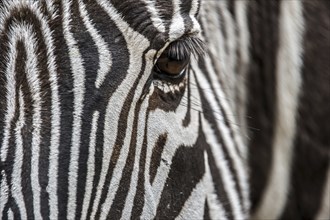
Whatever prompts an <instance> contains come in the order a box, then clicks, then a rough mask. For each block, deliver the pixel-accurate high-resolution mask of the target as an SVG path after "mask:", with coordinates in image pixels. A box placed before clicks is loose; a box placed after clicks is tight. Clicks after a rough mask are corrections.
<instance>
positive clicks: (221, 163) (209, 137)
mask: <svg viewBox="0 0 330 220" xmlns="http://www.w3.org/2000/svg"><path fill="white" fill-rule="evenodd" d="M202 127H203V132H204V134H205V136H206V141H207V143H208V144H209V145H210V146H211V151H212V154H213V155H214V158H216V160H215V164H216V166H217V167H218V169H219V172H220V175H221V176H222V181H223V185H224V188H225V190H226V192H227V195H228V199H229V200H230V204H231V207H232V209H233V210H232V211H233V216H234V219H245V217H246V216H244V215H243V213H242V209H241V207H240V204H239V198H238V194H237V192H236V188H235V182H234V181H233V177H232V174H231V172H230V170H229V166H228V162H227V161H226V159H225V156H224V154H223V152H222V150H221V147H220V143H219V142H218V141H217V139H216V135H215V134H214V132H213V129H212V127H211V125H210V124H209V123H208V121H207V120H206V119H205V118H203V119H202ZM223 147H224V146H223Z"/></svg>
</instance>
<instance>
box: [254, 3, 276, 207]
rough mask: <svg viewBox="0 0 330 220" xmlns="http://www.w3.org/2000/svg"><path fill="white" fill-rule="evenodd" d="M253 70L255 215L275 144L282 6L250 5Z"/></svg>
mask: <svg viewBox="0 0 330 220" xmlns="http://www.w3.org/2000/svg"><path fill="white" fill-rule="evenodd" d="M247 17H248V25H249V30H250V31H249V32H250V41H251V42H250V44H251V46H250V54H251V55H250V58H251V59H250V60H251V64H250V69H249V71H248V77H247V85H248V87H247V93H248V95H247V96H248V97H249V98H248V106H247V115H249V116H251V118H252V119H251V120H249V121H248V127H254V128H257V129H259V130H260V131H256V130H250V132H249V134H248V136H249V138H250V141H249V146H248V149H249V165H250V166H249V167H250V170H251V173H250V175H251V178H250V183H251V200H252V211H253V210H254V209H255V208H256V207H257V205H258V203H259V201H260V197H261V195H262V193H263V191H264V189H265V186H266V182H267V177H268V175H269V172H270V165H271V163H272V157H271V155H272V148H271V146H272V143H273V132H274V123H275V109H276V90H275V87H276V77H275V71H276V68H275V67H276V59H277V48H278V18H279V2H278V1H262V0H256V1H252V2H249V5H248V15H247Z"/></svg>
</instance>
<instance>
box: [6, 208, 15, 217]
mask: <svg viewBox="0 0 330 220" xmlns="http://www.w3.org/2000/svg"><path fill="white" fill-rule="evenodd" d="M7 214H8V220H15V219H14V213H13V211H12V210H11V209H8V212H7Z"/></svg>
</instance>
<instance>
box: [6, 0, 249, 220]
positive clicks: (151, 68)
mask: <svg viewBox="0 0 330 220" xmlns="http://www.w3.org/2000/svg"><path fill="white" fill-rule="evenodd" d="M200 8H201V3H200V1H198V0H185V1H181V0H173V1H168V0H159V1H152V0H127V1H116V0H113V1H105V0H97V1H84V0H62V1H21V0H8V1H7V0H5V1H1V3H0V57H1V58H0V88H1V89H0V131H1V132H0V143H1V199H0V200H1V201H0V216H3V217H4V218H11V217H14V218H21V219H31V218H35V219H42V218H48V217H49V218H51V219H58V218H59V219H65V218H67V219H74V218H77V219H80V218H81V219H86V218H90V219H99V218H100V219H106V218H110V219H120V218H122V219H129V218H134V219H135V218H139V217H140V218H142V219H152V218H159V219H163V218H167V219H172V218H181V219H201V218H203V217H205V218H221V219H226V218H227V217H228V218H235V219H244V218H245V215H246V214H247V213H248V202H247V185H246V184H247V183H246V182H247V180H246V173H245V172H246V171H245V167H244V158H245V153H244V152H245V151H244V147H243V144H242V143H241V140H240V136H239V135H237V128H236V127H235V126H234V124H233V123H232V122H233V121H234V118H232V114H230V112H231V107H230V105H229V103H228V102H227V100H226V99H224V96H225V93H224V91H223V90H222V85H221V84H220V83H219V79H218V74H217V73H216V72H215V71H214V69H212V65H207V64H210V58H209V56H208V55H207V54H205V55H204V56H203V53H204V52H203V47H204V46H203V45H204V44H203V43H202V41H203V38H204V37H203V35H202V33H201V26H200V24H199V21H198V16H199V13H200Z"/></svg>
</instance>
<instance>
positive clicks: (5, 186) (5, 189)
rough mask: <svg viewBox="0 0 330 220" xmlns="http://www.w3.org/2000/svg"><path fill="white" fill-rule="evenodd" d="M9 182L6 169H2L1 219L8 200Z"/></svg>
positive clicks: (0, 190)
mask: <svg viewBox="0 0 330 220" xmlns="http://www.w3.org/2000/svg"><path fill="white" fill-rule="evenodd" d="M8 191H9V189H8V184H7V176H6V173H5V171H4V170H1V178H0V198H1V199H0V219H2V212H3V209H4V208H5V205H6V204H7V202H8Z"/></svg>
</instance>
